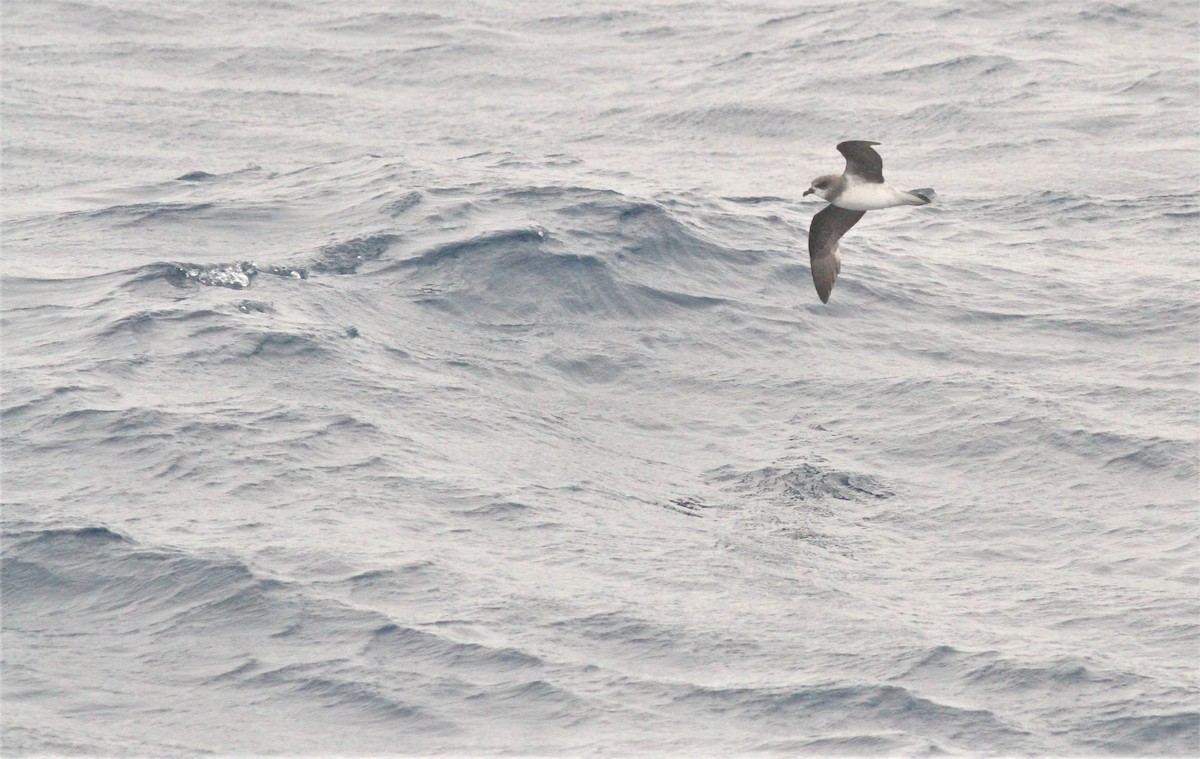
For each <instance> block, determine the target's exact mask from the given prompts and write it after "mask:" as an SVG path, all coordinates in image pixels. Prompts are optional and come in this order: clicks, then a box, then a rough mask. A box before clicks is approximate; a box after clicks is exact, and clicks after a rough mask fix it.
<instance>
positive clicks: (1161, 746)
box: [1077, 711, 1200, 756]
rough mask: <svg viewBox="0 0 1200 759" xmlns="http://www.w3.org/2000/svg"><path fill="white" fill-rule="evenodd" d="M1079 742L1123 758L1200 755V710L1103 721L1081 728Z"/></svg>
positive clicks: (1078, 735)
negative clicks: (1120, 755) (1134, 756)
mask: <svg viewBox="0 0 1200 759" xmlns="http://www.w3.org/2000/svg"><path fill="white" fill-rule="evenodd" d="M1077 738H1078V740H1079V741H1080V742H1081V743H1082V744H1083V745H1086V746H1089V747H1092V748H1095V749H1098V750H1100V751H1104V752H1106V753H1109V752H1110V753H1114V754H1122V755H1131V756H1132V755H1138V756H1149V755H1162V756H1197V755H1200V711H1178V712H1171V713H1167V714H1149V715H1139V716H1128V717H1116V718H1114V719H1107V720H1100V721H1097V722H1091V723H1088V724H1086V725H1081V726H1080V729H1079V730H1078V732H1077Z"/></svg>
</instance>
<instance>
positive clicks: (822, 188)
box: [804, 174, 837, 200]
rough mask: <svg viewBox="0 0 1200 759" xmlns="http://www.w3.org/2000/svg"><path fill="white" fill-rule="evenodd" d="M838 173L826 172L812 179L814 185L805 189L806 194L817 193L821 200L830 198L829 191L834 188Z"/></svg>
mask: <svg viewBox="0 0 1200 759" xmlns="http://www.w3.org/2000/svg"><path fill="white" fill-rule="evenodd" d="M836 181H837V175H836V174H825V175H824V176H820V177H817V178H816V179H814V180H813V181H812V187H809V188H808V189H807V190H805V191H804V194H805V195H816V196H817V197H818V198H820V199H821V200H829V192H830V191H831V190H833V187H834V182H836Z"/></svg>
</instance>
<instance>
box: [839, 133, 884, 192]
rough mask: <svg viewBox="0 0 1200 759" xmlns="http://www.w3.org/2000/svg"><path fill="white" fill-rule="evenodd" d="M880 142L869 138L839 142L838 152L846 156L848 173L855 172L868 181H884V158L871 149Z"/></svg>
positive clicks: (854, 173)
mask: <svg viewBox="0 0 1200 759" xmlns="http://www.w3.org/2000/svg"><path fill="white" fill-rule="evenodd" d="M878 144H879V143H878V142H868V141H867V140H850V141H849V142H839V143H838V146H837V149H838V152H839V153H841V154H842V155H844V156H846V173H847V174H853V175H854V176H856V177H859V178H861V179H863V180H865V181H867V182H882V181H883V159H882V158H880V157H879V154H878V153H876V152H875V151H874V150H871V146H872V145H878Z"/></svg>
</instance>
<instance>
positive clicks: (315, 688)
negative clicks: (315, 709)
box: [293, 677, 422, 722]
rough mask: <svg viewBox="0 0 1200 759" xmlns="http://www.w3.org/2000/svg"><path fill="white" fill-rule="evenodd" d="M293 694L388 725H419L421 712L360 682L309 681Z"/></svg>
mask: <svg viewBox="0 0 1200 759" xmlns="http://www.w3.org/2000/svg"><path fill="white" fill-rule="evenodd" d="M293 691H294V692H295V693H298V694H300V695H303V696H305V697H310V698H315V699H316V700H318V701H320V702H321V703H323V704H325V705H326V706H341V707H347V708H350V709H352V710H354V711H355V712H365V713H367V714H369V715H371V716H372V717H376V718H379V719H386V720H387V721H389V722H393V721H400V722H408V721H420V718H421V716H422V713H421V709H420V708H418V707H416V706H412V705H410V704H406V703H404V702H403V701H400V700H398V699H397V698H395V697H394V696H392V695H390V694H389V693H387V691H386V690H385V689H383V688H380V687H378V686H375V685H372V684H369V683H364V682H362V681H359V680H345V679H338V678H332V677H309V678H305V679H302V680H300V681H299V682H297V683H295V684H294V685H293Z"/></svg>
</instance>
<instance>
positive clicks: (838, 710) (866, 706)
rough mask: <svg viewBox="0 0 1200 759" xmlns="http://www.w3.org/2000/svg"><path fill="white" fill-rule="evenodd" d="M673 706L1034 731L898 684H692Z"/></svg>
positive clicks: (813, 721) (965, 730) (1017, 738)
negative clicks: (720, 685)
mask: <svg viewBox="0 0 1200 759" xmlns="http://www.w3.org/2000/svg"><path fill="white" fill-rule="evenodd" d="M673 706H675V707H677V708H682V709H686V710H689V711H691V710H699V711H703V712H707V713H710V714H712V715H714V716H716V715H725V716H728V715H730V714H732V715H735V716H736V717H737V718H738V719H741V720H745V721H748V722H752V723H755V724H763V725H768V726H773V727H774V726H782V725H788V726H790V727H792V728H793V729H795V727H796V725H797V721H799V723H800V724H802V725H805V726H806V727H809V729H814V728H815V729H824V730H829V729H830V728H836V729H837V730H838V731H839V732H841V731H843V730H847V731H854V730H856V729H857V728H859V727H860V726H861V725H871V726H873V727H874V729H876V730H878V729H879V728H890V729H894V730H903V731H906V732H912V733H917V734H921V735H925V736H933V737H934V738H935V740H940V741H942V742H944V743H946V744H947V748H949V746H950V745H953V742H954V740H955V738H957V737H958V736H960V735H971V736H973V738H974V739H976V740H978V739H986V740H993V741H998V743H996V744H993V745H1004V746H1006V747H1008V748H1010V749H1015V748H1017V747H1019V746H1022V745H1025V744H1026V742H1027V741H1028V740H1029V738H1030V737H1031V735H1030V734H1029V733H1028V732H1026V731H1025V730H1023V729H1021V728H1019V727H1017V726H1015V725H1010V724H1008V723H1006V722H1005V721H1004V720H1003V719H1001V718H1000V717H999V716H997V715H996V714H995V713H993V712H992V711H989V710H987V709H972V708H967V707H961V706H954V705H951V704H947V703H941V702H938V701H935V700H933V699H931V698H927V697H923V696H920V695H918V694H917V693H915V692H913V691H912V690H909V689H908V688H903V687H899V686H895V685H875V684H864V685H833V684H824V685H813V686H808V687H802V688H786V687H769V688H753V687H744V688H737V687H734V688H716V687H691V688H688V689H687V690H686V691H685V692H683V693H682V694H680V695H678V696H676V697H675V698H674V700H673Z"/></svg>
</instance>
